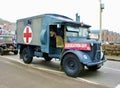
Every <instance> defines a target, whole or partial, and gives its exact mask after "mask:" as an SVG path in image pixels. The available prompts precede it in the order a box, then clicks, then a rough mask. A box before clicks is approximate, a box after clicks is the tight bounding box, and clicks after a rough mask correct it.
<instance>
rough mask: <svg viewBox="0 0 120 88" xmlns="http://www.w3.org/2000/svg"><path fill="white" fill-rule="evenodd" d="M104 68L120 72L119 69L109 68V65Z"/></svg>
mask: <svg viewBox="0 0 120 88" xmlns="http://www.w3.org/2000/svg"><path fill="white" fill-rule="evenodd" d="M104 68H106V69H110V70H114V71H119V72H120V69H114V68H110V67H104Z"/></svg>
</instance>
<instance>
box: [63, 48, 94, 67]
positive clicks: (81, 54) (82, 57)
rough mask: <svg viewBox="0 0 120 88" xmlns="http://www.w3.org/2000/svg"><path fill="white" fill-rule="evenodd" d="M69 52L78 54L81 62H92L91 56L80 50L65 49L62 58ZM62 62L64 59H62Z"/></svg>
mask: <svg viewBox="0 0 120 88" xmlns="http://www.w3.org/2000/svg"><path fill="white" fill-rule="evenodd" d="M68 53H72V54H74V55H76V56H77V57H78V59H79V61H80V63H82V64H85V65H87V64H88V63H91V62H92V61H91V58H90V56H89V55H88V54H87V53H84V52H82V51H78V50H68V51H65V52H64V54H63V55H62V59H63V58H64V56H65V55H67V54H68ZM61 63H62V60H61Z"/></svg>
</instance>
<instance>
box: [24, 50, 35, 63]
mask: <svg viewBox="0 0 120 88" xmlns="http://www.w3.org/2000/svg"><path fill="white" fill-rule="evenodd" d="M22 56H23V62H24V63H26V64H30V63H31V62H32V60H33V57H31V56H30V54H29V51H28V49H27V48H24V49H23V52H22Z"/></svg>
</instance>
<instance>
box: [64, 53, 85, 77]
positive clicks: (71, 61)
mask: <svg viewBox="0 0 120 88" xmlns="http://www.w3.org/2000/svg"><path fill="white" fill-rule="evenodd" d="M62 67H63V69H64V71H65V73H66V74H67V75H68V76H71V77H77V76H79V74H80V73H81V72H83V70H84V66H83V64H81V63H80V61H79V59H78V58H77V57H76V56H75V55H74V54H67V55H66V56H65V57H64V58H63V62H62Z"/></svg>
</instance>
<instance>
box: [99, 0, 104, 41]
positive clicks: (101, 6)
mask: <svg viewBox="0 0 120 88" xmlns="http://www.w3.org/2000/svg"><path fill="white" fill-rule="evenodd" d="M99 2H100V38H99V41H102V12H103V9H104V4H103V3H102V0H99Z"/></svg>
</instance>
